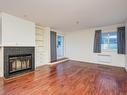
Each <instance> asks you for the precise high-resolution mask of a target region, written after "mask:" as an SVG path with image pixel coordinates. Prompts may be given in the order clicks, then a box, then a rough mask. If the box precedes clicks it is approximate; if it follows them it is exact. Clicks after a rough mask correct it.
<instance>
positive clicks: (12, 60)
mask: <svg viewBox="0 0 127 95" xmlns="http://www.w3.org/2000/svg"><path fill="white" fill-rule="evenodd" d="M31 68H32V55H31V54H23V55H13V56H9V74H12V73H17V72H20V71H24V70H28V69H31Z"/></svg>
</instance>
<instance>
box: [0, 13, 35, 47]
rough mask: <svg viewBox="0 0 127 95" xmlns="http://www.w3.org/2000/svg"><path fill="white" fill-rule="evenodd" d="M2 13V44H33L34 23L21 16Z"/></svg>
mask: <svg viewBox="0 0 127 95" xmlns="http://www.w3.org/2000/svg"><path fill="white" fill-rule="evenodd" d="M1 14H2V45H4V46H35V24H34V23H33V22H30V21H26V20H23V19H21V18H18V17H15V16H11V15H8V14H6V13H1Z"/></svg>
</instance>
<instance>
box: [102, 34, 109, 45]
mask: <svg viewBox="0 0 127 95" xmlns="http://www.w3.org/2000/svg"><path fill="white" fill-rule="evenodd" d="M101 44H108V33H102V38H101Z"/></svg>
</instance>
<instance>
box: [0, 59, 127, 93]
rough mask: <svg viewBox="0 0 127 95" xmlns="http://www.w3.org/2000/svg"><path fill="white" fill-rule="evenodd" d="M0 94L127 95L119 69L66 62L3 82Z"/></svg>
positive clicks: (125, 81)
mask: <svg viewBox="0 0 127 95" xmlns="http://www.w3.org/2000/svg"><path fill="white" fill-rule="evenodd" d="M0 95H127V73H126V72H125V70H124V69H123V68H118V67H112V66H105V65H97V64H88V63H83V62H78V61H67V62H63V63H60V64H56V65H52V66H50V65H45V66H42V67H40V68H38V69H37V70H36V71H35V72H32V73H29V74H27V75H24V76H21V77H18V78H15V79H10V80H8V81H4V80H2V79H0Z"/></svg>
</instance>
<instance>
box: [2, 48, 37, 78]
mask: <svg viewBox="0 0 127 95" xmlns="http://www.w3.org/2000/svg"><path fill="white" fill-rule="evenodd" d="M34 69H35V49H34V47H4V77H5V78H10V77H13V76H15V75H17V74H23V73H27V72H30V71H33V70H34Z"/></svg>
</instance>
